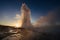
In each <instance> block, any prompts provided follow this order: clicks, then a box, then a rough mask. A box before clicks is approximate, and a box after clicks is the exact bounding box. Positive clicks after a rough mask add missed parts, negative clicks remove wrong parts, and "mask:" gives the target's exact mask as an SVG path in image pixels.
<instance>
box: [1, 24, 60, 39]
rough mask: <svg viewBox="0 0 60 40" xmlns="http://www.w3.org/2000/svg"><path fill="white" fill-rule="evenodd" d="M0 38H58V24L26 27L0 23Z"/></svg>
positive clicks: (59, 30) (59, 35) (59, 36)
mask: <svg viewBox="0 0 60 40" xmlns="http://www.w3.org/2000/svg"><path fill="white" fill-rule="evenodd" d="M41 29H42V30H41ZM0 40H60V26H57V27H56V26H53V27H41V28H34V29H26V28H13V27H8V26H2V25H0Z"/></svg>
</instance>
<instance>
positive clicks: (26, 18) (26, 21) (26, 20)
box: [21, 3, 31, 28]
mask: <svg viewBox="0 0 60 40" xmlns="http://www.w3.org/2000/svg"><path fill="white" fill-rule="evenodd" d="M30 14H31V12H30V9H29V8H28V7H27V5H26V4H25V3H23V4H22V7H21V17H22V20H21V21H22V24H21V26H22V27H23V28H30V27H31V21H30V19H31V17H30Z"/></svg>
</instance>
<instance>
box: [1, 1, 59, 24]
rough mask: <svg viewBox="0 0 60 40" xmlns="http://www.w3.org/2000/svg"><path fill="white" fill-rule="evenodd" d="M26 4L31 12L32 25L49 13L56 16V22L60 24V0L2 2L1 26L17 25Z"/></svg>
mask: <svg viewBox="0 0 60 40" xmlns="http://www.w3.org/2000/svg"><path fill="white" fill-rule="evenodd" d="M24 2H25V3H26V5H27V6H28V7H29V8H30V10H31V18H32V19H31V21H32V23H34V22H36V20H37V19H39V18H40V17H41V16H46V15H47V14H48V13H53V14H54V15H56V17H55V18H56V21H57V22H60V0H0V24H3V25H15V24H16V23H17V20H20V15H21V12H20V8H21V5H22V3H24Z"/></svg>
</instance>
